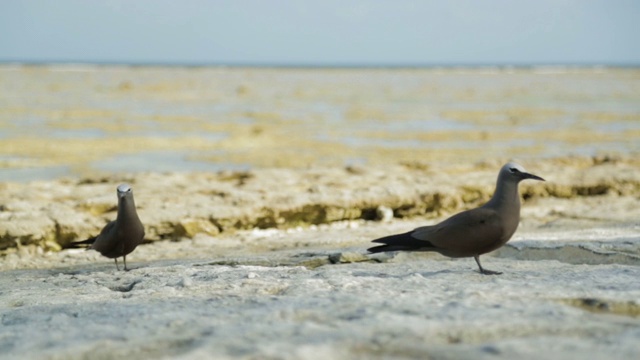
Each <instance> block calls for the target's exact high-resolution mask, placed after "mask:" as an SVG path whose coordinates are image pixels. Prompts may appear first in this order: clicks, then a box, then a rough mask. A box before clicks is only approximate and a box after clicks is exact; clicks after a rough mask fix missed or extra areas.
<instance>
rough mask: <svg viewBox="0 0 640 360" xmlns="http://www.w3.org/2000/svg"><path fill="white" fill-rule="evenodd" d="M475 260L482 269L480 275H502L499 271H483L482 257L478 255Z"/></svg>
mask: <svg viewBox="0 0 640 360" xmlns="http://www.w3.org/2000/svg"><path fill="white" fill-rule="evenodd" d="M473 258H474V259H475V260H476V263H477V264H478V267H479V268H480V274H482V275H500V274H502V273H501V272H499V271H492V270H487V269H483V268H482V265H480V256H479V255H476V256H474V257H473Z"/></svg>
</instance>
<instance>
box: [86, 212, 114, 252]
mask: <svg viewBox="0 0 640 360" xmlns="http://www.w3.org/2000/svg"><path fill="white" fill-rule="evenodd" d="M115 230H116V221H115V220H114V221H111V222H109V223H108V224H107V225H105V227H104V228H102V231H100V235H98V236H97V237H96V241H94V242H93V244H92V245H91V248H92V249H94V250H97V251H98V252H100V253H102V254H105V253H109V252H111V251H112V249H113V248H114V247H115V246H116V245H117V244H118V241H117V239H116V231H115Z"/></svg>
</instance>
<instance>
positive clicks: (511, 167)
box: [368, 162, 544, 275]
mask: <svg viewBox="0 0 640 360" xmlns="http://www.w3.org/2000/svg"><path fill="white" fill-rule="evenodd" d="M526 179H534V180H540V181H544V179H543V178H541V177H539V176H536V175H533V174H530V173H528V172H527V171H526V170H525V169H524V168H523V167H522V166H520V165H518V164H516V163H513V162H510V163H507V164H505V165H504V166H503V167H502V168H501V169H500V173H499V174H498V181H497V184H496V191H495V193H494V194H493V197H492V198H491V200H489V202H487V203H486V204H484V205H482V206H481V207H479V208H476V209H471V210H467V211H463V212H461V213H459V214H456V215H453V216H452V217H450V218H448V219H446V220H444V221H443V222H441V223H439V224H436V225H431V226H422V227H419V228H416V229H414V230H411V231H409V232H406V233H404V234H397V235H390V236H386V237H383V238H380V239H376V240H373V242H375V243H381V244H384V245H380V246H375V247H372V248H370V249H368V251H369V252H371V253H377V252H383V251H435V252H438V253H440V254H442V255H444V256H448V257H454V258H458V257H471V256H473V258H474V259H475V260H476V263H477V264H478V267H479V268H480V273H481V274H485V275H497V274H502V273H501V272H497V271H491V270H487V269H484V268H483V267H482V265H480V255H482V254H486V253H488V252H491V251H493V250H496V249H498V248H499V247H501V246H502V245H504V244H506V243H507V241H509V239H511V236H512V235H513V233H515V232H516V229H517V228H518V224H519V223H520V194H519V193H518V184H519V183H520V181H522V180H526Z"/></svg>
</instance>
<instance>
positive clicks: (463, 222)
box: [411, 208, 504, 257]
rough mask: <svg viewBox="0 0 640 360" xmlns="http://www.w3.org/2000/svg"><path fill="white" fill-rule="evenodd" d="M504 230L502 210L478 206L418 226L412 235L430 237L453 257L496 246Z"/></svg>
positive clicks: (425, 238)
mask: <svg viewBox="0 0 640 360" xmlns="http://www.w3.org/2000/svg"><path fill="white" fill-rule="evenodd" d="M503 234H504V227H503V226H502V223H501V221H500V218H499V215H498V213H497V212H496V211H495V210H493V209H487V208H477V209H472V210H468V211H464V212H461V213H459V214H456V215H454V216H452V217H450V218H448V219H447V220H445V221H443V222H441V223H439V224H437V225H434V226H425V227H421V228H417V229H415V230H414V231H413V232H412V233H411V236H412V237H414V238H416V239H417V240H422V241H427V242H429V243H430V244H432V245H433V247H434V248H435V249H434V250H436V251H438V252H440V253H442V254H443V255H447V256H452V257H464V256H475V255H479V254H484V253H486V252H489V251H491V250H493V249H495V245H496V244H498V243H500V241H501V239H502V237H503Z"/></svg>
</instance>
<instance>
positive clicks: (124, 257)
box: [122, 255, 129, 271]
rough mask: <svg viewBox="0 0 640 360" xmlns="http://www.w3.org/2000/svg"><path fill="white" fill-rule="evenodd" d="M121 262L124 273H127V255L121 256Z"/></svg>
mask: <svg viewBox="0 0 640 360" xmlns="http://www.w3.org/2000/svg"><path fill="white" fill-rule="evenodd" d="M122 261H124V271H129V269H127V255H122Z"/></svg>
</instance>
